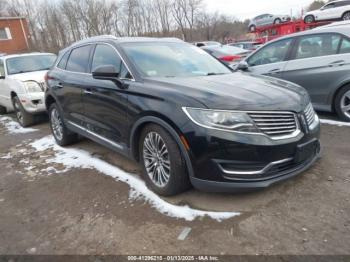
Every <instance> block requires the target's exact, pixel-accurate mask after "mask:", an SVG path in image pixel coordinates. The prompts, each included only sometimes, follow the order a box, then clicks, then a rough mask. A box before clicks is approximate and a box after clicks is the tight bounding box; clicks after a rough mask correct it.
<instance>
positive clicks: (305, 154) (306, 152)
mask: <svg viewBox="0 0 350 262" xmlns="http://www.w3.org/2000/svg"><path fill="white" fill-rule="evenodd" d="M318 147H319V143H318V141H317V140H313V141H310V142H308V143H305V144H301V145H298V146H297V150H296V153H295V157H294V162H295V163H300V162H304V161H305V160H307V159H309V158H311V157H312V156H313V155H315V154H316V152H317V150H318Z"/></svg>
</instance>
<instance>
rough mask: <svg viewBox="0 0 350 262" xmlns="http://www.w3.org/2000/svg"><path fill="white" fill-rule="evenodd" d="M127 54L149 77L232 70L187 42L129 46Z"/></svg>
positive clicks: (191, 74)
mask: <svg viewBox="0 0 350 262" xmlns="http://www.w3.org/2000/svg"><path fill="white" fill-rule="evenodd" d="M122 47H123V49H124V51H125V53H126V54H127V56H128V57H129V59H130V60H131V61H132V62H133V64H134V65H135V66H136V68H137V69H138V71H139V72H141V74H142V75H144V76H146V77H191V76H206V75H216V74H229V73H231V71H230V70H229V69H228V68H227V67H226V66H224V65H223V64H221V63H220V62H219V61H217V60H216V59H215V58H213V57H212V56H211V55H209V54H208V53H207V52H205V51H204V50H202V49H200V48H198V47H196V46H193V45H190V44H186V43H154V42H152V43H132V44H131V43H127V44H123V45H122Z"/></svg>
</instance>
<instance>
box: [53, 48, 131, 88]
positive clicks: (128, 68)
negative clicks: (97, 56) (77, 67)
mask: <svg viewBox="0 0 350 262" xmlns="http://www.w3.org/2000/svg"><path fill="white" fill-rule="evenodd" d="M98 44H100V45H108V46H110V47H112V48H113V49H114V51H115V52H116V53H117V55H118V56H119V57H120V60H121V61H122V63H123V64H124V65H125V67H126V69H127V70H128V72H129V73H130V75H131V77H132V78H131V79H130V78H120V80H128V81H132V82H135V81H136V80H135V77H134V75H133V73H132V72H131V70H130V67H129V66H128V64H127V63H126V62H125V60H124V58H123V57H122V56H121V55H120V53H119V51H118V49H117V48H115V46H113V45H111V44H109V43H106V42H94V43H86V44H84V45H78V46H75V47H74V48H71V49H69V50H67V52H72V50H74V49H76V48H79V47H83V46H87V45H98ZM63 55H64V54H63ZM69 57H70V55H69ZM69 57H68V60H69ZM62 58H63V56H62V57H61V59H62ZM61 59H60V60H59V61H58V62H56V64H55V69H58V70H60V71H63V72H69V73H75V74H80V75H90V76H91V75H92V73H82V72H74V71H70V70H66V69H62V68H59V67H57V65H58V64H59V62H60V61H61ZM68 60H67V63H68ZM66 66H67V65H66Z"/></svg>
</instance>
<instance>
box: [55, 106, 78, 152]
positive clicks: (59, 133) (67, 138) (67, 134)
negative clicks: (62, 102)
mask: <svg viewBox="0 0 350 262" xmlns="http://www.w3.org/2000/svg"><path fill="white" fill-rule="evenodd" d="M49 118H50V127H51V131H52V135H53V137H54V138H55V140H56V143H57V144H58V145H60V146H67V145H71V144H73V143H75V142H77V141H78V135H77V134H75V133H73V132H71V131H70V130H68V129H67V127H66V126H65V124H64V121H63V117H62V114H61V112H60V110H59V109H58V106H57V105H56V104H55V103H53V104H52V105H51V106H50V108H49Z"/></svg>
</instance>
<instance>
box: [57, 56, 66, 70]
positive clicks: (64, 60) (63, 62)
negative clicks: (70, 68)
mask: <svg viewBox="0 0 350 262" xmlns="http://www.w3.org/2000/svg"><path fill="white" fill-rule="evenodd" d="M68 56H69V52H66V53H65V54H64V55H63V56H62V58H61V60H60V62H59V63H58V65H57V67H58V68H61V69H66V65H67V60H68Z"/></svg>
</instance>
